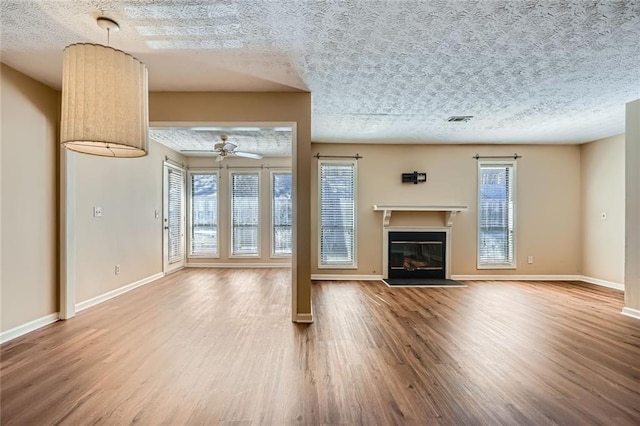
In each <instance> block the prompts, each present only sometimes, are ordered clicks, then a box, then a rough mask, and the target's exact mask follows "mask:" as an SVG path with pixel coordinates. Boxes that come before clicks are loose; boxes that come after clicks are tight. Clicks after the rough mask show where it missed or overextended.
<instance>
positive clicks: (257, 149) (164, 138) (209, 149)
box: [149, 125, 292, 157]
mask: <svg viewBox="0 0 640 426" xmlns="http://www.w3.org/2000/svg"><path fill="white" fill-rule="evenodd" d="M222 136H226V137H227V139H226V141H227V142H230V143H232V144H234V145H237V149H238V150H239V151H243V152H250V153H255V154H260V155H262V156H264V157H290V156H291V148H292V147H291V141H292V132H291V128H290V127H278V126H274V127H265V126H260V127H248V126H238V127H230V126H226V127H220V126H214V125H211V126H193V127H178V126H176V127H160V126H152V127H150V128H149V139H151V140H154V141H156V142H159V143H161V144H163V145H165V146H167V147H168V148H171V149H172V150H174V151H176V152H179V153H181V154H183V155H185V156H187V157H213V156H215V155H216V154H215V151H214V146H215V144H217V143H220V142H221V141H222ZM194 151H200V152H194Z"/></svg>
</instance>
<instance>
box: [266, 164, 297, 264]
mask: <svg viewBox="0 0 640 426" xmlns="http://www.w3.org/2000/svg"><path fill="white" fill-rule="evenodd" d="M287 173H288V174H290V175H291V183H292V192H293V173H292V172H291V169H281V170H271V171H270V173H269V216H270V218H271V224H270V228H269V246H270V247H269V253H270V258H271V259H291V254H276V253H274V252H273V244H274V241H273V228H274V220H273V175H277V174H287ZM291 197H292V199H293V193H292V194H291ZM292 219H293V218H292ZM291 230H292V231H293V224H292V225H291ZM291 251H292V252H293V233H292V241H291Z"/></svg>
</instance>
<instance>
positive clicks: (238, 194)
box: [231, 172, 260, 256]
mask: <svg viewBox="0 0 640 426" xmlns="http://www.w3.org/2000/svg"><path fill="white" fill-rule="evenodd" d="M259 186H260V174H259V173H257V172H232V173H231V254H232V255H239V256H242V255H257V254H259V252H258V231H259V229H258V224H259V221H260V190H259Z"/></svg>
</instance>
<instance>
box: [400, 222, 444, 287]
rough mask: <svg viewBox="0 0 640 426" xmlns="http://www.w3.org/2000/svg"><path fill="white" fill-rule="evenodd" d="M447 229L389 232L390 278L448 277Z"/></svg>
mask: <svg viewBox="0 0 640 426" xmlns="http://www.w3.org/2000/svg"><path fill="white" fill-rule="evenodd" d="M447 236H448V234H447V232H421V231H389V233H388V238H387V241H388V246H387V265H388V266H387V278H442V279H444V278H448V273H447V271H448V268H447V266H448V265H447Z"/></svg>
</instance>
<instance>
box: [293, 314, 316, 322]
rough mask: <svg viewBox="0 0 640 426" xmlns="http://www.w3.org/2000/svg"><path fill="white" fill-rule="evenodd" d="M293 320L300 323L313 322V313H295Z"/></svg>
mask: <svg viewBox="0 0 640 426" xmlns="http://www.w3.org/2000/svg"><path fill="white" fill-rule="evenodd" d="M294 322H297V323H301V324H311V323H313V314H297V315H296V318H295V320H294Z"/></svg>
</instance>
